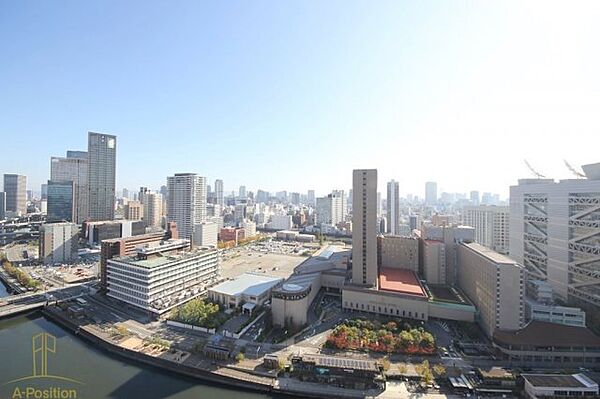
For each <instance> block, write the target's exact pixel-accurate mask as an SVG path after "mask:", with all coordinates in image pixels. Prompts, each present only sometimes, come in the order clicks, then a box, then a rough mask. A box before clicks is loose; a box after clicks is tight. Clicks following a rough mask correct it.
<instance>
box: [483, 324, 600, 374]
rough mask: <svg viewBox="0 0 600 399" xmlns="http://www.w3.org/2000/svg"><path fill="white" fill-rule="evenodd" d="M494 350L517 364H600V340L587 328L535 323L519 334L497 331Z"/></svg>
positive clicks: (517, 331) (528, 325) (521, 330)
mask: <svg viewBox="0 0 600 399" xmlns="http://www.w3.org/2000/svg"><path fill="white" fill-rule="evenodd" d="M493 342H494V346H495V347H496V348H497V349H498V350H500V351H501V352H502V353H504V354H505V355H506V356H507V357H508V358H509V359H510V360H511V361H512V362H513V363H514V364H524V365H526V364H529V363H532V362H533V363H536V364H537V363H540V362H547V363H555V364H556V363H564V364H566V365H569V366H572V365H575V366H585V365H598V364H600V337H598V336H596V335H594V333H592V332H591V331H590V330H588V329H587V328H585V327H574V326H567V325H563V324H555V323H548V322H544V321H537V320H534V321H531V322H529V324H527V325H526V326H525V327H523V328H522V329H520V330H516V331H502V330H496V331H494V336H493Z"/></svg>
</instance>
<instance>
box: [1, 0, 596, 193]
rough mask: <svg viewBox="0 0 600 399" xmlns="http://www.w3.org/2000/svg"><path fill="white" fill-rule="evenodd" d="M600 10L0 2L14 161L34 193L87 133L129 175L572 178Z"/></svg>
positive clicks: (7, 155) (472, 181)
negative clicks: (107, 145)
mask: <svg viewBox="0 0 600 399" xmlns="http://www.w3.org/2000/svg"><path fill="white" fill-rule="evenodd" d="M234 10H235V12H233V11H234ZM199 18H200V19H201V20H202V21H204V22H203V23H200V24H199V23H197V21H198V19H199ZM599 18H600V6H599V5H598V4H597V3H594V2H591V3H586V4H584V3H578V4H577V5H572V6H570V7H568V8H565V7H562V6H560V3H551V2H543V3H536V2H532V3H528V5H527V6H524V7H512V6H511V5H510V4H506V3H501V4H484V3H478V4H469V5H466V4H464V5H449V4H448V5H439V4H438V5H436V6H433V3H422V2H419V3H406V2H389V3H386V2H382V3H380V4H379V5H378V6H377V7H366V5H364V4H361V3H358V2H356V3H353V2H344V3H343V7H342V6H341V3H336V2H331V3H326V4H325V3H312V2H306V3H301V4H296V5H294V6H292V7H281V6H280V7H272V6H268V7H267V6H266V5H265V4H263V5H250V4H243V3H241V4H235V5H231V4H230V5H228V4H198V3H187V4H183V5H182V6H181V7H170V8H169V9H168V10H167V9H165V6H164V5H163V4H161V3H152V2H148V3H145V5H144V7H142V8H141V9H140V7H137V6H135V5H133V4H116V5H113V6H112V7H102V6H99V5H91V4H87V3H81V4H79V3H72V4H69V5H66V4H62V5H61V4H52V5H50V4H38V5H36V7H35V8H34V7H29V6H28V5H26V4H23V3H18V2H13V3H10V4H7V5H6V6H5V7H4V8H3V13H2V14H1V15H0V43H1V44H2V46H3V48H4V51H5V53H4V54H5V57H4V60H5V62H3V63H2V64H1V65H0V85H1V86H2V87H3V94H4V96H2V98H0V107H2V109H3V110H4V112H3V114H4V115H3V117H2V118H0V132H2V133H0V134H1V135H2V146H3V149H4V150H5V151H4V156H3V157H2V160H1V161H0V171H2V172H3V173H19V174H23V175H26V176H28V177H29V178H28V183H29V184H30V188H33V189H37V187H39V185H40V184H42V183H43V182H45V181H46V180H47V178H48V176H47V175H48V172H47V170H48V168H49V166H48V163H49V158H50V156H52V155H56V154H62V153H64V149H65V148H72V149H81V150H84V149H85V147H86V143H85V141H84V140H85V139H84V138H83V136H84V135H85V133H86V132H87V131H88V130H91V131H100V132H106V133H109V134H114V135H116V136H118V137H119V152H120V154H122V155H121V156H120V157H119V160H118V176H117V186H118V187H130V188H133V187H138V186H140V185H144V186H151V187H159V186H160V185H163V184H164V182H165V178H166V176H170V175H173V174H174V173H180V172H194V173H199V174H200V175H202V176H206V177H208V178H209V180H210V181H213V180H214V179H215V178H220V179H223V180H224V181H225V182H226V185H227V187H229V188H228V189H227V191H230V190H232V189H237V188H238V187H239V186H240V185H246V186H247V187H249V188H250V187H252V188H259V187H260V188H263V189H266V190H269V191H276V190H282V189H287V190H294V191H300V192H304V191H306V190H308V189H315V190H317V191H318V192H319V195H322V194H324V193H326V192H328V191H329V190H330V189H331V188H332V187H329V183H328V182H329V181H331V180H334V181H337V182H340V184H337V186H339V187H341V188H344V189H348V188H349V187H350V186H351V183H352V182H351V181H350V179H349V178H348V177H347V170H351V169H354V168H360V167H364V166H368V167H373V168H377V169H379V170H381V171H382V173H381V174H380V176H379V178H380V181H379V182H378V184H379V186H380V187H383V185H384V184H385V182H387V181H389V180H391V179H392V178H394V179H396V180H398V181H399V184H400V193H401V195H403V194H406V193H407V192H409V193H413V194H419V193H421V192H422V183H423V182H425V181H429V180H432V181H437V182H438V183H439V184H440V186H439V191H440V192H442V191H448V192H468V191H469V190H472V189H478V190H479V191H482V192H483V191H490V192H498V193H500V194H501V195H502V196H503V197H506V196H507V194H508V187H509V186H510V185H511V184H516V183H517V179H519V178H524V177H530V176H532V175H531V173H530V172H529V171H528V170H527V168H526V167H525V165H524V163H523V161H522V160H523V159H528V160H529V161H530V162H531V163H532V165H534V167H536V168H538V169H539V170H540V171H541V172H542V173H544V174H546V175H549V176H552V177H555V178H569V177H571V176H572V175H571V174H570V173H569V171H568V170H567V169H566V168H565V167H564V165H563V161H562V160H563V159H567V160H568V161H569V162H571V163H572V164H574V165H575V166H578V165H580V164H587V163H593V162H596V161H597V156H596V153H595V148H594V146H586V145H579V144H578V143H585V142H593V141H594V139H595V137H596V135H597V131H598V130H599V129H600V121H599V120H598V118H597V117H596V116H595V110H597V109H598V107H599V105H600V94H599V93H600V90H598V87H600V77H599V76H598V75H597V74H596V73H595V72H594V71H596V70H597V69H598V66H600V57H599V55H598V52H597V51H595V40H594V38H595V37H597V36H598V35H599V34H600V32H599V31H598V30H599V29H600V28H599V27H598V26H597V24H596V23H595V21H597V20H598V19H599ZM556 20H560V21H561V24H560V28H557V25H556V23H555V21H556ZM105 25H110V26H111V29H110V30H106V31H102V30H94V33H93V34H91V32H90V31H89V27H90V26H105ZM350 26H351V27H352V29H348V27H350ZM448 32H452V34H451V35H448ZM40 37H44V40H43V41H40V40H38V38H40ZM42 59H43V61H44V65H45V66H44V69H43V70H40V65H41V64H40V60H42ZM83 60H94V62H91V63H90V62H85V63H83V62H84V61H83ZM115 60H119V61H118V62H115ZM517 60H518V61H517ZM91 93H93V95H91ZM38 132H40V133H38ZM9 136H10V139H9ZM366 137H369V140H365V138H366ZM49 138H50V139H49ZM290 140H297V141H298V142H300V143H303V146H300V147H291V146H289V143H290ZM40 143H42V144H43V145H39V144H40ZM239 143H247V145H244V146H240V145H239ZM307 145H309V147H307ZM540 145H542V146H543V150H544V151H539V150H538V148H540ZM24 148H27V150H28V152H30V153H29V154H28V156H27V157H22V156H21V155H20V154H22V151H23V149H24ZM242 148H243V150H242ZM305 148H310V151H308V150H304V149H305ZM333 148H335V152H332V151H331V149H333ZM334 155H337V156H340V157H342V159H344V160H345V161H344V162H326V161H325V160H327V159H328V158H330V157H332V156H334ZM224 158H226V159H227V160H228V162H220V160H222V159H224ZM398 159H401V163H402V165H398V163H397V161H398ZM265 160H268V161H267V162H265ZM317 160H318V161H317ZM430 160H436V161H435V162H431V161H430ZM440 162H441V163H443V164H451V167H448V166H446V167H443V168H442V167H439V163H440ZM249 165H250V166H251V167H249ZM273 165H280V166H284V165H285V167H276V168H274V167H273ZM323 165H326V168H324V167H323ZM409 165H420V167H419V168H411V173H410V175H409V174H408V173H403V170H405V169H406V168H407V167H408V166H409ZM465 173H468V176H465ZM320 174H322V175H323V176H324V177H325V176H326V178H322V179H321V178H319V179H314V185H313V186H309V185H308V182H306V186H305V185H304V182H305V181H306V180H305V179H304V177H305V176H316V177H319V176H320ZM261 186H263V187H261Z"/></svg>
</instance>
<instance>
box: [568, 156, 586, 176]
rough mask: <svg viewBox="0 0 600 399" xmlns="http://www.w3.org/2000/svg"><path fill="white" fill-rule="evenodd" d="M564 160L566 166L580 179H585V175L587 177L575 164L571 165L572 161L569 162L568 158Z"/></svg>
mask: <svg viewBox="0 0 600 399" xmlns="http://www.w3.org/2000/svg"><path fill="white" fill-rule="evenodd" d="M563 161H565V166H566V167H567V168H568V169H569V170H570V171H571V173H573V174H574V175H575V176H576V177H577V178H578V179H583V178H584V177H586V175H584V174H583V173H581V172H578V171H577V170H576V169H575V168H574V167H573V166H571V164H570V163H568V162H567V160H566V159H563Z"/></svg>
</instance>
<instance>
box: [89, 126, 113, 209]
mask: <svg viewBox="0 0 600 399" xmlns="http://www.w3.org/2000/svg"><path fill="white" fill-rule="evenodd" d="M116 163H117V137H116V136H112V135H108V134H103V133H93V132H88V190H89V194H88V195H89V206H88V215H89V219H90V220H113V219H114V218H115V180H116Z"/></svg>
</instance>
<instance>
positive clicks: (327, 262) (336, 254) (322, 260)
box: [295, 245, 351, 274]
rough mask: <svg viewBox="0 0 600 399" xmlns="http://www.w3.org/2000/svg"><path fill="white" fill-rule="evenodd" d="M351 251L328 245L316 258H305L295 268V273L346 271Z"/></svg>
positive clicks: (342, 247) (339, 246)
mask: <svg viewBox="0 0 600 399" xmlns="http://www.w3.org/2000/svg"><path fill="white" fill-rule="evenodd" d="M350 253H351V250H350V249H349V248H346V247H344V246H341V245H329V246H328V247H326V248H325V249H324V250H323V251H322V252H320V253H319V254H317V255H316V256H311V257H309V258H307V259H306V260H305V261H304V262H302V263H301V264H299V265H298V266H297V267H296V270H295V273H298V274H303V273H314V272H322V271H326V270H330V269H343V270H346V269H347V262H348V259H349V258H350Z"/></svg>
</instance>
